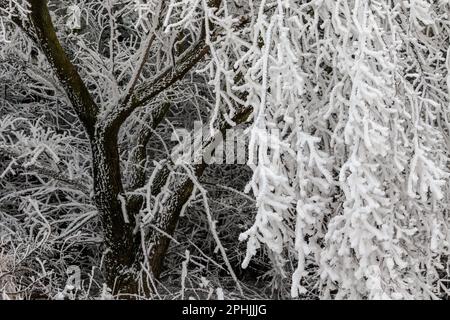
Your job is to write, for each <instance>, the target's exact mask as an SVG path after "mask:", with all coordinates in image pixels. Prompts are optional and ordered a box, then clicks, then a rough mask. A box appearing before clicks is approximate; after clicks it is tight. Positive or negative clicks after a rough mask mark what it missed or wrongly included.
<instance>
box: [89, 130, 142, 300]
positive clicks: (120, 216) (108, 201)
mask: <svg viewBox="0 0 450 320" xmlns="http://www.w3.org/2000/svg"><path fill="white" fill-rule="evenodd" d="M91 148H92V158H93V159H92V161H93V166H92V167H93V175H94V193H95V194H94V201H95V204H96V207H97V209H98V211H99V213H100V216H101V219H102V224H103V233H104V244H105V249H106V253H105V260H104V270H105V278H106V281H107V284H108V286H109V287H110V288H113V292H114V293H129V294H134V293H137V284H136V280H135V279H136V270H133V266H134V262H135V257H136V254H137V252H138V248H137V246H136V244H135V241H134V239H135V236H134V235H133V230H134V226H135V219H134V215H133V214H132V213H131V212H130V213H125V212H123V210H122V203H121V201H120V200H119V198H120V197H121V196H123V190H122V181H121V174H120V162H119V152H118V146H117V134H116V133H115V132H107V131H106V132H105V129H104V128H101V127H100V126H97V127H96V130H95V135H94V138H93V139H92V141H91Z"/></svg>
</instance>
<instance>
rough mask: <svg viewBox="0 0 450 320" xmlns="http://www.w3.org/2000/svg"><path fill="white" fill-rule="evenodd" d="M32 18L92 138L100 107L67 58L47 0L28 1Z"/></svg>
mask: <svg viewBox="0 0 450 320" xmlns="http://www.w3.org/2000/svg"><path fill="white" fill-rule="evenodd" d="M28 2H29V3H30V14H29V18H30V21H31V23H32V25H33V27H34V30H35V33H36V37H37V39H38V40H39V41H38V43H39V45H40V46H41V49H42V51H43V53H44V54H45V56H46V57H47V60H48V62H49V63H50V65H51V66H52V68H53V69H54V71H55V72H56V76H57V77H58V79H59V81H60V82H61V85H62V86H63V88H64V90H65V91H66V93H67V96H68V97H69V100H70V102H71V103H72V106H73V108H74V109H75V112H76V113H77V115H78V117H79V118H80V120H81V122H82V123H83V125H84V126H85V128H86V131H87V132H88V134H89V136H91V137H92V135H93V131H94V123H95V119H96V115H97V113H98V107H97V106H96V104H95V102H94V100H93V99H92V97H91V95H90V93H89V91H88V89H87V88H86V85H85V84H84V82H83V80H82V79H81V77H80V75H79V74H78V71H77V70H76V68H75V66H74V65H73V64H72V62H71V61H70V59H69V58H68V57H67V55H66V52H65V51H64V49H63V48H62V46H61V43H60V42H59V39H58V37H57V35H56V32H55V28H54V26H53V22H52V20H51V17H50V13H49V10H48V6H47V1H46V0H29V1H28Z"/></svg>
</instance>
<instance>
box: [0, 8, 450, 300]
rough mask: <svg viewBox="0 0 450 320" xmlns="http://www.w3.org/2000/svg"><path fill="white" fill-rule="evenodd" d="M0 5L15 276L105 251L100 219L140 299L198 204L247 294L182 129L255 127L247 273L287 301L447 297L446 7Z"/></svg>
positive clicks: (4, 197) (111, 261) (115, 276)
mask: <svg viewBox="0 0 450 320" xmlns="http://www.w3.org/2000/svg"><path fill="white" fill-rule="evenodd" d="M0 3H1V8H2V9H0V18H1V19H0V43H1V47H0V61H1V64H0V68H1V70H2V73H1V74H0V78H1V79H2V84H3V85H4V88H3V89H4V90H3V92H1V91H2V88H1V87H0V103H1V104H0V108H1V112H2V117H1V120H0V150H1V152H2V153H1V156H2V158H3V164H2V166H1V167H0V169H1V170H2V171H1V173H0V174H1V176H0V178H1V180H0V183H1V184H2V187H3V189H4V190H6V191H1V192H0V197H1V198H0V202H1V203H4V204H5V205H10V203H11V202H12V205H15V206H16V207H17V208H16V209H17V210H19V211H20V212H23V213H25V214H26V215H27V217H29V220H26V221H25V220H24V219H22V218H20V215H18V216H16V215H10V214H3V215H2V225H3V226H5V227H7V228H11V226H14V228H17V230H12V231H14V232H16V233H18V234H20V233H24V234H27V233H30V235H31V237H32V239H33V240H32V241H31V242H30V243H28V244H25V246H28V247H29V249H28V250H25V251H24V252H23V257H26V256H29V255H30V254H31V253H33V252H38V251H39V250H41V251H42V250H44V246H45V244H46V243H47V242H48V240H49V239H50V238H51V239H52V241H56V239H60V240H61V239H63V240H64V241H69V239H71V237H72V236H73V235H74V234H76V233H77V232H79V230H81V229H82V230H87V229H89V230H90V231H91V232H88V233H87V234H89V235H90V238H89V239H90V241H94V239H93V238H95V237H92V234H93V233H94V232H92V231H93V230H97V229H96V227H97V226H96V225H95V223H93V222H92V221H93V220H95V217H96V216H97V215H99V216H100V218H101V219H100V220H99V222H100V223H101V227H102V234H101V236H100V237H98V239H97V238H95V241H99V242H101V243H102V245H103V249H104V250H105V251H104V254H103V256H102V258H100V260H101V261H102V262H101V263H102V266H103V270H104V272H103V273H104V277H105V279H106V283H107V286H108V287H109V288H111V289H113V292H112V293H113V294H125V295H135V294H143V295H149V294H151V293H152V292H154V291H155V283H154V280H155V279H157V278H158V277H159V275H160V274H161V272H162V269H163V265H162V261H163V259H164V257H165V256H166V254H167V251H168V247H169V243H170V241H171V240H173V237H174V234H175V230H176V227H177V224H178V222H179V219H180V215H182V214H183V213H185V211H186V208H187V207H188V206H189V205H191V206H195V205H196V203H197V202H200V203H201V206H200V208H198V210H200V211H201V212H203V211H204V213H205V216H204V218H203V219H204V221H205V223H207V224H208V228H209V230H210V232H211V233H212V238H213V239H214V242H215V246H216V251H217V252H218V253H219V254H220V255H221V257H222V260H223V262H224V265H225V268H226V269H227V270H228V272H229V274H230V275H231V277H232V278H233V280H234V281H235V283H236V288H237V290H238V291H240V294H241V295H242V294H243V291H242V290H243V289H242V288H241V285H240V280H239V279H238V275H236V272H235V271H236V269H237V268H238V267H237V266H235V265H231V263H230V261H229V260H228V257H227V253H226V249H225V248H224V246H223V245H222V244H221V241H220V238H219V236H218V233H217V227H216V222H215V221H214V217H213V216H214V214H215V213H214V212H213V211H212V210H211V208H212V206H211V199H210V198H209V197H208V192H207V191H206V189H205V182H204V181H201V180H200V177H201V176H202V175H203V174H204V173H205V170H207V166H208V165H207V163H206V162H201V163H197V164H192V163H183V162H176V163H173V162H172V158H171V156H170V155H171V154H173V151H176V150H178V149H173V147H174V146H173V144H172V143H171V141H170V132H171V131H172V129H173V128H172V127H173V123H172V121H173V119H174V117H176V116H178V119H179V118H182V119H184V120H185V121H186V122H188V123H189V125H188V127H189V128H190V129H192V122H193V120H194V119H198V118H200V119H203V123H204V128H203V129H204V130H203V131H204V132H205V133H206V137H205V139H204V142H203V145H202V146H203V147H204V150H206V149H214V148H215V147H217V145H216V137H217V136H218V135H219V134H220V133H221V132H224V131H225V130H226V129H228V128H232V127H236V126H238V125H240V124H242V123H247V125H246V126H245V134H246V136H247V137H248V140H249V143H248V152H249V155H248V159H247V160H248V161H247V166H248V168H249V169H250V170H251V173H252V174H251V178H250V179H249V181H240V182H245V184H246V185H247V187H246V188H245V192H246V193H248V195H245V194H242V192H240V191H237V192H239V196H240V197H242V199H247V200H248V198H250V199H251V200H254V201H252V202H254V203H253V205H254V211H255V214H254V216H253V217H252V218H253V222H252V223H251V224H250V225H248V226H247V227H248V228H246V230H243V232H242V233H241V235H240V236H239V239H240V240H241V241H245V244H246V246H247V250H246V253H245V257H243V259H242V261H241V267H242V268H250V267H251V264H252V263H255V260H258V259H259V260H263V261H264V260H265V259H266V258H267V259H268V260H269V261H270V262H271V272H269V273H270V275H271V276H272V279H273V280H274V281H275V280H277V279H281V281H278V282H277V285H278V287H280V288H281V287H282V286H283V283H284V282H283V279H286V278H287V279H289V286H290V290H289V295H290V296H291V297H304V296H307V295H315V296H316V297H320V298H358V299H359V298H369V299H376V298H390V299H410V298H441V297H444V296H445V295H446V294H448V293H447V292H448V291H447V290H448V289H447V287H446V282H445V279H447V278H448V276H449V275H448V250H449V243H448V240H449V229H448V223H449V218H448V196H447V195H448V191H449V190H448V181H449V176H450V175H449V172H448V171H449V170H448V161H449V158H448V157H449V148H450V122H449V107H450V97H449V91H450V76H449V70H450V49H449V48H450V40H449V36H448V35H449V34H450V23H449V14H450V3H449V1H447V0H439V1H426V0H407V1H395V0H351V1H341V0H338V1H335V0H309V1H308V0H307V1H297V0H252V1H243V0H242V1H241V0H170V1H157V0H148V1H131V0H125V1H114V0H110V1H96V0H81V1H76V2H75V1H44V0H42V1H41V0H39V1H37V0H36V1H34V0H33V1H25V0H22V1H19V0H14V1H9V0H0ZM75 5H76V6H75ZM67 8H70V10H67ZM68 14H69V15H70V17H68ZM74 14H75V15H76V16H75V17H74V16H73V15H74ZM189 110H194V111H191V112H189ZM192 114H195V116H192ZM161 127H164V129H163V130H162V132H160V131H158V130H157V129H158V128H161ZM159 130H161V129H159ZM155 146H156V147H155ZM155 149H156V150H155ZM18 173H20V174H18ZM242 177H244V176H242ZM23 186H27V187H26V188H23ZM235 191H236V190H235ZM12 199H20V200H19V201H18V204H17V202H14V201H12ZM247 200H246V201H247ZM1 210H2V211H5V209H1ZM235 210H237V209H235ZM242 214H243V213H242ZM56 215H59V217H58V218H55V216H56ZM15 219H17V220H20V219H22V220H23V221H25V222H26V224H24V222H22V220H20V221H21V223H18V222H17V221H15ZM49 219H51V220H49ZM25 225H26V226H27V227H26V228H25V227H24V226H25ZM54 225H57V226H58V232H59V234H58V235H56V238H55V234H54ZM88 225H89V227H87V226H88ZM21 227H22V229H21ZM27 228H28V229H27ZM83 228H84V229H83ZM86 228H87V229H86ZM25 229H26V230H25ZM30 230H33V231H32V232H30ZM36 230H37V231H36ZM10 231H11V230H10ZM10 231H8V232H7V233H6V234H8V237H9V238H8V237H5V238H4V241H7V242H8V243H9V244H10V246H14V245H18V244H14V241H13V240H11V238H10V237H11V234H14V232H10ZM78 238H79V233H78ZM235 240H236V239H235ZM70 241H72V240H70ZM78 241H79V239H78ZM54 243H55V242H54ZM73 243H74V246H76V245H77V241H74V242H73ZM78 243H79V242H78ZM19 251H21V250H19ZM90 255H91V256H92V257H94V256H96V254H95V253H90ZM38 256H39V255H37V257H38ZM96 257H98V256H96ZM189 257H190V255H189V253H186V254H185V258H186V261H185V262H183V268H184V269H183V274H184V275H186V272H187V271H186V268H187V263H188V260H189ZM37 261H38V260H37ZM8 263H9V262H8V261H6V262H3V264H2V262H1V261H0V272H2V268H6V267H7V265H8ZM38 264H40V265H41V267H42V269H43V270H44V269H45V268H44V267H43V264H44V263H43V262H39V261H38ZM183 279H184V278H183ZM0 281H7V283H6V282H5V284H4V285H5V286H8V287H11V286H13V285H14V283H12V282H11V281H9V278H6V280H2V279H1V278H0ZM183 281H184V280H183ZM183 283H184V282H183ZM0 284H2V282H0ZM282 294H284V293H282Z"/></svg>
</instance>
